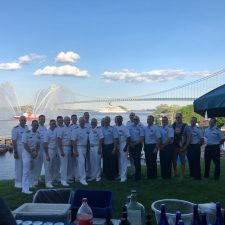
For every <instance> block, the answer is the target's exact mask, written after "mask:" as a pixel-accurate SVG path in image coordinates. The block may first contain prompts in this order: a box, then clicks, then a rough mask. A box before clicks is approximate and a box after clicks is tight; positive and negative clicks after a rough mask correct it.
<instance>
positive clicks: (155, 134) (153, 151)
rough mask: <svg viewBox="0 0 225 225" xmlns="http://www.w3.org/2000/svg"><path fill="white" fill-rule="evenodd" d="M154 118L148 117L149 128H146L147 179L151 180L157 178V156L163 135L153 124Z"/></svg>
mask: <svg viewBox="0 0 225 225" xmlns="http://www.w3.org/2000/svg"><path fill="white" fill-rule="evenodd" d="M153 123H154V117H153V116H151V115H150V116H148V118H147V124H148V125H147V126H146V127H144V133H145V137H144V152H145V161H146V166H147V177H148V178H149V179H155V178H157V162H156V160H157V154H158V149H159V144H160V138H161V134H160V131H159V128H158V127H157V126H156V125H154V124H153Z"/></svg>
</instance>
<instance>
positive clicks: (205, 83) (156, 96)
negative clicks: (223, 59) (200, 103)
mask: <svg viewBox="0 0 225 225" xmlns="http://www.w3.org/2000/svg"><path fill="white" fill-rule="evenodd" d="M223 84H225V69H222V70H220V71H218V72H215V73H212V74H210V75H208V76H205V77H202V78H200V79H197V80H195V81H192V82H189V83H185V84H183V85H179V86H176V87H172V88H169V89H166V90H163V91H159V92H154V93H149V94H146V95H141V96H131V97H122V98H98V97H90V96H83V99H78V100H75V101H71V102H64V103H63V104H76V103H94V102H108V103H111V102H125V101H126V102H127V101H189V102H192V101H194V100H195V99H196V98H198V97H200V96H202V95H203V94H205V93H207V92H209V91H211V90H213V89H215V88H217V87H219V86H221V85H223ZM84 97H85V98H84Z"/></svg>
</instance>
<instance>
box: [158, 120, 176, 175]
mask: <svg viewBox="0 0 225 225" xmlns="http://www.w3.org/2000/svg"><path fill="white" fill-rule="evenodd" d="M159 130H160V133H161V141H160V151H159V157H160V168H161V177H162V178H163V179H170V178H171V169H172V153H173V138H174V130H173V127H171V126H168V118H167V117H166V116H164V117H163V118H162V126H161V127H160V128H159Z"/></svg>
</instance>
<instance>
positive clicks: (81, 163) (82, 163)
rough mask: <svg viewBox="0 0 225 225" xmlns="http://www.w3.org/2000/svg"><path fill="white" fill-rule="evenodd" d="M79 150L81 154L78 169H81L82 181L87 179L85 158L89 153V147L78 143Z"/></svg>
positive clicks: (80, 178) (78, 159) (80, 177)
mask: <svg viewBox="0 0 225 225" xmlns="http://www.w3.org/2000/svg"><path fill="white" fill-rule="evenodd" d="M77 151H78V154H79V156H78V157H77V161H78V169H79V180H80V182H84V181H86V170H85V160H86V154H87V147H86V146H84V145H80V146H79V145H78V146H77Z"/></svg>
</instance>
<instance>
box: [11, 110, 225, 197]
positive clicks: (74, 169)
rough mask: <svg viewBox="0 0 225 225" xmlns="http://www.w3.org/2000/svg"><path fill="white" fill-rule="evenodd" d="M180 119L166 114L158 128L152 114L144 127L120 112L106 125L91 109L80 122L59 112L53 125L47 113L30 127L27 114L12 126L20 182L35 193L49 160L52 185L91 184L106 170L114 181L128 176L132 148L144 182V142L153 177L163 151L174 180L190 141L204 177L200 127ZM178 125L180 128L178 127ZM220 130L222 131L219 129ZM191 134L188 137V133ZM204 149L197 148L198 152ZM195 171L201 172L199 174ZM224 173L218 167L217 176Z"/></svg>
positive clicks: (165, 173)
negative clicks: (170, 120) (171, 122)
mask: <svg viewBox="0 0 225 225" xmlns="http://www.w3.org/2000/svg"><path fill="white" fill-rule="evenodd" d="M179 115H180V117H181V116H182V115H181V114H179ZM177 118H178V121H176V123H174V126H169V125H168V118H167V117H163V118H162V127H158V126H156V125H154V124H153V123H154V117H153V116H151V115H150V116H148V118H147V124H148V125H147V126H144V125H143V124H142V123H140V120H139V117H138V116H136V115H135V114H134V113H131V114H130V121H128V122H127V124H126V125H123V117H122V116H116V117H115V126H111V125H110V117H108V116H106V117H104V118H103V119H102V120H101V125H100V126H97V119H96V118H92V119H91V122H89V113H88V112H85V113H84V114H83V116H81V117H80V118H79V121H78V124H77V120H78V118H77V115H75V114H74V115H72V116H71V117H68V116H65V117H64V118H63V117H62V116H58V117H57V119H56V120H55V119H51V120H50V122H49V128H48V129H47V127H46V126H45V116H44V115H40V116H39V118H38V120H33V121H32V123H31V129H28V127H27V125H26V117H25V116H21V117H20V119H19V124H18V125H17V126H15V127H14V128H13V129H12V144H13V149H14V158H15V187H16V188H22V192H23V193H25V194H32V191H30V188H32V187H35V186H36V185H37V184H38V182H39V179H40V175H41V170H42V165H43V164H44V170H45V185H46V187H47V188H53V185H54V184H55V182H60V183H61V185H62V186H69V183H71V182H74V181H77V182H80V183H81V184H82V185H88V183H87V181H92V180H95V181H97V182H98V181H100V180H101V176H102V173H104V174H105V177H106V179H108V180H115V179H116V178H117V177H118V178H119V179H120V182H125V181H126V180H127V165H128V161H127V160H128V153H129V155H130V159H131V161H130V163H131V168H132V171H133V173H134V178H135V180H136V181H139V180H140V179H141V154H142V153H141V152H142V149H143V144H144V152H145V159H146V166H147V177H148V178H149V179H155V178H156V177H157V162H156V160H157V153H158V151H159V152H160V166H161V176H162V178H164V179H169V178H171V169H172V165H173V164H174V162H173V158H174V157H173V155H176V158H177V155H178V154H179V151H178V150H179V149H178V148H180V150H182V149H184V148H187V147H188V146H190V150H189V152H191V151H192V149H191V148H193V147H195V148H194V149H195V150H194V157H193V156H192V155H193V153H192V155H190V157H189V160H190V162H191V163H190V165H191V166H192V168H190V173H191V174H190V175H191V176H193V177H194V178H196V179H200V178H201V176H200V171H197V172H196V171H195V170H196V169H195V168H197V167H200V166H198V165H197V166H196V157H197V158H199V159H198V160H197V161H199V162H197V164H199V165H200V156H196V152H198V151H200V150H198V148H199V149H200V145H201V144H202V138H203V136H202V135H200V133H199V132H197V131H198V130H193V132H192V130H191V127H190V128H188V127H186V128H185V126H186V125H185V124H184V128H183V125H182V120H180V121H179V117H178V116H177ZM192 120H194V123H193V124H194V126H196V122H197V120H196V121H195V118H194V117H193V118H192ZM178 125H179V126H178ZM178 127H180V128H179V129H178ZM185 129H186V131H185ZM178 130H179V132H178V133H177V131H178ZM196 132H197V135H196ZM217 132H218V133H219V131H217ZM198 133H199V134H198ZM219 134H220V136H218V141H219V142H218V144H221V143H222V142H223V141H224V139H225V138H224V136H223V135H222V134H221V133H219ZM185 135H186V140H184V138H183V137H185ZM179 138H180V140H179V141H181V142H185V143H181V145H180V147H179V146H178V145H179V143H178V145H175V144H174V143H175V142H177V140H178V139H179ZM187 139H188V141H187ZM183 140H184V141H183ZM187 142H188V144H187ZM216 144H217V143H216ZM182 146H183V147H182ZM185 146H186V147H185ZM177 149H178V150H177ZM199 154H200V153H197V155H199ZM210 154H211V153H210ZM181 155H182V154H181ZM207 157H208V158H207ZM209 157H211V156H209V152H208V155H206V158H207V160H208V161H207V163H208V162H209ZM212 157H213V156H212ZM102 159H103V163H102ZM181 159H182V157H181ZM212 159H213V158H212ZM182 162H183V161H182V160H181V164H182ZM101 165H103V166H101ZM207 166H208V164H207ZM207 168H208V167H207ZM208 170H209V169H207V171H206V172H205V177H207V176H208ZM176 172H177V171H176V167H175V166H174V173H175V174H176ZM195 174H197V175H196V177H195ZM218 177H219V172H218V168H217V171H216V172H215V178H218Z"/></svg>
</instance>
